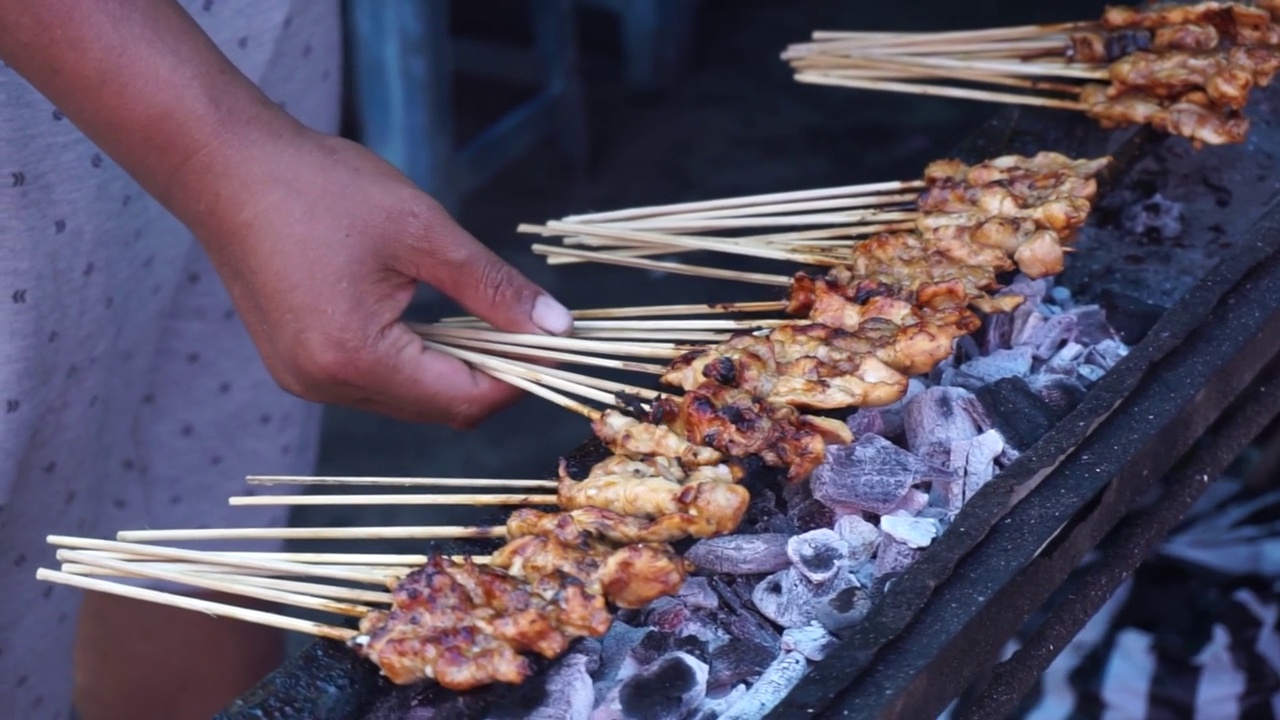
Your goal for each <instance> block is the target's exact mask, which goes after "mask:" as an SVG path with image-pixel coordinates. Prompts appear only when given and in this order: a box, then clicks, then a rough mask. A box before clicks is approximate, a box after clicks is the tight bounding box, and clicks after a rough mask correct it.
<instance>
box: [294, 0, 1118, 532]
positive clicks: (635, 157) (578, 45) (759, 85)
mask: <svg viewBox="0 0 1280 720" xmlns="http://www.w3.org/2000/svg"><path fill="white" fill-rule="evenodd" d="M349 1H350V5H349V13H348V15H349V23H348V37H349V46H350V47H349V50H348V54H349V57H348V70H349V72H348V75H349V77H348V88H349V92H348V101H347V102H348V112H347V117H348V120H347V129H346V134H348V135H349V136H351V137H352V138H354V139H357V140H360V141H362V142H365V143H366V144H368V145H370V146H371V147H373V148H374V149H375V150H376V151H378V152H379V153H381V154H383V155H384V157H388V159H390V160H392V162H394V163H396V164H397V165H398V166H400V167H401V168H402V169H403V170H405V171H406V172H407V173H409V174H410V176H411V177H413V178H414V179H415V180H416V181H418V182H419V183H420V184H421V185H423V186H424V187H425V188H426V189H427V190H429V191H430V192H432V193H433V194H435V195H437V196H438V197H440V198H441V199H442V200H443V201H444V202H446V204H447V205H448V206H449V207H450V208H451V210H452V211H453V212H454V213H455V215H456V216H457V218H458V219H459V221H460V222H461V224H462V225H463V226H464V227H465V228H467V229H468V230H469V231H470V232H471V233H473V234H474V235H475V236H476V237H478V238H480V239H481V240H482V241H483V242H485V243H487V244H488V245H489V246H490V247H492V248H494V249H495V250H496V251H497V252H498V253H500V254H501V255H502V256H503V257H504V258H506V259H507V260H508V261H509V262H511V263H513V264H514V265H516V266H517V267H518V268H520V269H521V270H522V271H523V272H524V273H526V274H527V275H528V276H529V277H531V278H532V279H533V280H534V281H535V282H538V283H540V284H541V285H542V286H543V287H545V288H547V289H548V290H549V291H551V292H552V293H553V294H555V295H556V296H557V297H558V298H559V299H560V300H561V301H562V302H564V303H565V304H567V305H568V306H569V307H571V308H574V309H581V308H594V307H608V306H618V305H641V304H666V303H680V302H708V301H733V300H751V299H772V297H771V295H770V293H771V290H769V289H768V288H762V287H760V286H753V285H747V284H736V283H730V282H714V281H708V280H702V279H695V278H688V277H678V276H659V275H655V274H652V273H649V272H646V271H641V270H632V269H624V268H613V267H606V266H601V265H594V264H579V265H563V266H556V267H548V266H547V265H546V264H545V262H544V260H543V259H542V258H540V257H538V256H535V255H533V254H532V253H531V252H530V251H529V245H530V243H532V242H534V241H535V238H534V236H530V235H518V234H517V233H516V232H515V228H516V226H517V225H518V224H519V223H522V222H523V223H542V222H544V221H546V220H550V219H555V218H559V217H562V216H564V215H567V214H571V213H578V212H585V211H588V210H606V209H614V208H622V207H631V206H637V205H647V204H655V203H668V202H678V201H682V200H695V199H708V198H715V197H723V196H731V195H742V194H754V193H765V192H777V191H785V190H796V189H804V188H813V187H822V186H829V185H842V184H850V183H858V182H869V181H879V180H890V179H902V178H913V177H917V176H918V175H919V173H920V171H921V170H922V168H923V166H924V165H925V164H926V163H928V162H929V161H930V160H933V159H936V158H939V157H942V156H945V155H946V154H947V153H948V152H949V151H950V149H952V148H953V147H955V146H956V145H957V144H958V143H959V142H960V141H961V140H962V139H964V137H965V136H966V135H967V134H969V133H970V132H972V131H974V130H975V129H976V128H977V127H978V126H979V125H980V124H981V123H982V122H983V121H984V120H986V119H988V118H990V117H991V116H992V115H993V114H994V113H996V112H998V111H999V109H1000V108H999V107H998V106H995V105H988V104H982V103H971V102H966V101H954V100H945V99H929V98H921V97H912V96H905V95H895V94H877V93H866V92H859V91H853V90H842V89H837V88H822V87H813V86H805V85H800V84H798V83H795V82H794V81H793V80H792V79H791V75H790V72H789V70H788V68H787V67H786V65H785V64H784V63H783V62H781V61H780V60H779V59H778V55H779V53H780V52H781V51H782V50H783V48H784V47H785V46H786V45H787V44H788V43H791V42H796V41H803V40H805V39H807V38H808V36H809V34H810V33H811V32H812V31H813V30H816V29H829V30H894V29H901V30H933V29H960V28H980V27H991V26H998V25H1016V24H1024V23H1033V22H1051V21H1063V20H1069V19H1077V18H1086V17H1096V16H1097V14H1098V13H1099V12H1100V11H1101V9H1102V3H1101V2H1084V1H1082V0H1066V1H1061V2H1055V3H1027V2H1019V1H1017V0H995V1H992V0H988V1H986V2H968V3H963V4H954V3H947V2H941V1H940V0H909V1H905V2H904V1H898V2H858V1H855V0H845V1H844V2H833V1H832V0H791V1H787V2H783V1H781V0H773V1H769V0H701V1H699V0H573V1H571V0H556V1H554V2H552V1H550V0H468V2H465V3H464V2H453V3H446V2H438V3H437V2H428V1H426V0H417V2H401V1H400V0H394V1H393V0H354V1H353V0H349ZM428 6H430V7H428ZM445 8H447V10H445ZM539 46H541V48H542V50H543V52H542V53H541V54H540V55H538V54H536V53H535V54H534V55H533V56H522V55H521V54H520V53H521V52H522V51H524V52H527V51H528V50H529V49H531V48H532V49H534V50H537V49H538V48H539ZM548 59H549V61H550V62H548ZM549 64H550V65H554V66H558V67H559V68H560V72H548V71H547V66H548V65H549ZM575 67H576V70H575V69H574V68H575ZM566 68H567V70H566ZM565 88H569V89H570V92H569V93H567V94H566V93H565V92H564V89H565ZM574 88H580V93H575V92H573V89H574ZM575 95H576V96H577V97H575ZM566 96H567V97H569V101H567V102H566V101H564V98H565V97H566ZM548 108H550V109H549V110H548ZM566 150H568V152H566ZM575 155H576V157H577V162H575V160H574V158H575ZM714 262H716V263H717V264H720V265H722V266H728V267H737V265H734V262H735V260H734V259H733V258H732V257H731V256H721V257H719V258H716V259H715V260H714ZM742 267H746V266H742ZM765 269H768V270H771V271H772V272H785V271H786V270H785V268H781V267H780V266H778V265H773V266H772V267H769V266H765ZM451 314H457V308H456V307H454V306H453V305H452V304H451V303H449V302H448V301H447V300H445V299H444V298H441V297H440V296H438V295H436V294H435V293H432V292H429V291H424V292H423V293H422V294H421V295H420V297H419V300H418V301H417V302H416V303H415V305H414V307H413V309H412V315H413V316H414V317H415V319H420V320H431V319H435V318H438V317H442V316H447V315H451ZM589 435H590V429H589V427H588V426H587V423H586V421H585V420H584V419H582V418H580V417H578V416H576V415H572V414H570V413H568V412H567V411H565V410H562V409H560V408H558V407H555V406H552V405H551V404H549V403H547V402H545V401H542V400H539V399H536V398H526V399H525V400H523V401H522V402H521V403H519V404H518V405H516V406H515V407H513V408H511V409H509V410H507V411H505V412H503V413H501V414H499V415H497V416H495V417H493V418H492V419H491V420H489V421H488V422H487V423H485V424H484V425H482V426H481V427H480V428H478V429H476V430H474V431H471V432H455V431H452V430H449V429H447V428H440V427H424V426H416V425H407V424H402V423H397V422H393V421H391V420H387V419H383V418H380V417H375V416H371V415H367V414H364V413H359V412H355V411H352V410H346V409H341V408H330V409H329V410H328V411H327V415H326V418H325V431H324V437H323V442H322V449H321V459H320V468H319V473H320V474H322V475H372V476H379V475H381V476H406V475H412V476H439V477H549V476H550V475H551V473H554V470H555V466H556V461H557V459H558V457H559V456H560V455H561V454H563V453H567V452H569V451H570V450H572V449H573V448H574V447H575V446H577V445H578V444H579V443H581V442H583V441H584V440H586V439H587V438H588V437H589ZM361 492H366V490H361ZM441 512H448V513H449V524H464V523H472V522H477V523H479V522H489V521H492V520H493V519H494V518H495V517H498V518H500V517H501V515H502V514H503V513H490V514H489V515H488V517H486V516H485V514H482V513H481V512H480V511H473V510H471V509H467V508H461V509H455V508H449V509H448V510H433V509H431V508H421V507H418V508H385V507H370V508H350V507H346V508H323V507H321V508H299V509H298V511H297V512H296V514H295V517H294V519H293V524H295V525H313V526H315V525H320V526H334V525H361V526H367V525H406V524H418V523H426V522H433V521H437V518H439V515H437V514H436V513H441ZM499 521H500V520H499ZM321 544H322V543H315V542H308V543H307V544H306V547H307V548H308V549H313V550H317V551H319V550H321V548H320V547H319V545H321ZM331 547H333V548H334V549H345V548H343V547H342V546H341V545H340V544H338V543H334V544H333V545H332V546H331ZM415 547H416V550H415ZM359 549H360V551H364V552H383V551H385V552H414V551H418V552H420V551H421V549H422V548H421V543H413V542H399V543H395V542H388V543H387V544H386V545H385V546H383V547H374V546H373V544H372V543H368V542H362V543H360V548H359Z"/></svg>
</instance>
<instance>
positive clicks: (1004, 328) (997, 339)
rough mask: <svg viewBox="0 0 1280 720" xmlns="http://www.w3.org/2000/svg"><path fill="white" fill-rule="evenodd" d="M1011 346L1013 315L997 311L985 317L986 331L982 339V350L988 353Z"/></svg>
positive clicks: (985, 353)
mask: <svg viewBox="0 0 1280 720" xmlns="http://www.w3.org/2000/svg"><path fill="white" fill-rule="evenodd" d="M1012 346H1013V317H1012V316H1011V315H1010V314H1009V313H998V314H996V315H992V316H991V317H989V318H987V323H986V332H985V334H984V335H983V340H982V352H983V354H984V355H989V354H991V353H993V352H995V351H997V350H1003V349H1006V348H1009V347H1012Z"/></svg>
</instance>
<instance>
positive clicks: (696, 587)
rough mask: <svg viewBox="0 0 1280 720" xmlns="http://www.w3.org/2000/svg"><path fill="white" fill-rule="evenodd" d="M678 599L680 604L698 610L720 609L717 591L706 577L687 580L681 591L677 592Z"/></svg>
mask: <svg viewBox="0 0 1280 720" xmlns="http://www.w3.org/2000/svg"><path fill="white" fill-rule="evenodd" d="M676 597H677V598H678V599H679V600H680V602H682V603H684V604H685V605H687V606H689V607H691V608H694V609H696V610H714V609H715V608H718V607H720V599H719V598H718V597H716V591H715V590H713V589H712V588H711V583H710V582H709V581H708V580H707V579H706V578H704V577H691V578H689V579H688V580H685V581H684V585H682V586H680V590H679V591H678V592H676Z"/></svg>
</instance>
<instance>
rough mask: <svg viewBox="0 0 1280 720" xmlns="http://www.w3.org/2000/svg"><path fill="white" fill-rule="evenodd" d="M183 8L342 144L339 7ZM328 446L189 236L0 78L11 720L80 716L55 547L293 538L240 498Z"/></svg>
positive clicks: (4, 627)
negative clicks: (130, 534) (232, 501)
mask: <svg viewBox="0 0 1280 720" xmlns="http://www.w3.org/2000/svg"><path fill="white" fill-rule="evenodd" d="M183 4H184V7H185V8H186V9H187V11H188V12H189V13H190V14H191V15H192V16H193V17H195V18H196V20H197V21H199V23H200V24H201V26H202V27H203V28H204V29H205V31H206V32H207V33H208V34H209V35H210V36H211V37H212V38H213V39H214V40H215V41H216V42H217V44H218V46H219V47H220V48H221V49H222V51H223V52H224V53H226V54H227V56H228V57H229V58H231V60H232V61H233V62H234V63H235V64H236V65H237V66H238V67H239V68H240V69H241V70H242V71H243V72H244V73H245V74H246V75H247V76H248V77H249V78H251V79H252V80H253V81H254V82H256V83H258V85H259V86H260V87H262V89H263V90H264V91H265V92H266V93H267V94H268V96H269V97H271V98H272V99H274V100H276V101H277V102H279V103H280V104H281V105H282V106H283V107H284V108H285V109H286V110H287V111H289V112H290V113H292V114H293V115H295V116H296V117H298V118H299V119H300V120H301V121H303V122H305V123H306V124H308V125H310V126H312V127H314V128H316V129H318V130H322V131H326V132H336V130H337V127H338V121H339V96H340V89H341V68H340V63H341V26H340V6H339V3H338V2H337V0H323V1H317V0H184V1H183ZM138 132H146V129H145V128H139V129H138ZM318 427H319V408H318V407H317V406H315V405H312V404H310V403H304V402H302V401H300V400H298V399H296V398H293V397H291V396H289V395H287V394H285V393H284V392H283V391H281V390H280V389H279V388H278V387H277V386H276V385H275V383H274V382H273V381H272V380H271V378H270V377H269V376H268V374H267V372H266V370H265V369H264V368H263V367H262V364H261V361H260V360H259V358H258V355H257V353H256V351H255V349H254V347H253V345H252V344H251V343H250V341H249V338H248V335H247V333H246V332H245V330H244V327H243V326H242V324H241V323H240V321H239V320H238V318H237V317H236V314H235V312H234V311H233V309H232V306H231V302H230V300H229V298H228V296H227V293H226V291H225V289H224V288H223V287H222V285H221V284H220V282H219V281H218V278H217V276H216V275H215V274H214V271H213V269H212V267H211V266H210V264H209V261H208V259H207V258H206V257H205V255H204V253H203V251H202V250H201V249H200V247H199V246H198V245H197V244H196V243H195V241H194V239H193V238H192V236H191V234H190V233H189V232H187V231H186V230H185V228H183V227H182V225H180V224H179V223H178V222H177V220H175V219H174V218H173V217H172V216H171V215H169V214H168V213H167V212H166V211H165V210H164V209H162V208H161V207H160V206H159V205H158V204H157V203H156V202H155V201H154V200H152V199H151V198H150V197H148V196H147V195H146V194H145V193H144V192H143V191H142V190H141V189H140V188H139V187H138V186H137V185H136V184H135V183H134V182H133V181H132V180H131V179H130V178H129V177H128V176H127V175H126V174H125V173H124V172H123V171H122V170H121V169H120V168H119V167H117V166H116V165H115V164H114V163H112V161H111V159H110V158H107V157H106V156H105V155H104V154H103V153H102V152H100V151H99V150H98V149H97V148H96V147H95V146H94V145H93V144H91V143H90V142H89V141H88V140H87V139H86V138H85V137H84V136H83V135H82V134H81V133H80V132H79V131H78V130H77V129H76V128H75V127H73V126H72V125H71V123H70V122H69V121H67V120H66V119H64V118H63V116H62V114H61V113H59V112H58V110H57V108H55V107H53V105H52V104H50V102H49V101H48V100H47V99H45V98H44V97H42V96H41V95H40V94H39V93H37V92H36V91H35V90H33V89H32V88H31V87H30V86H29V85H28V84H27V83H26V82H25V81H24V80H23V79H22V78H21V77H19V76H18V75H17V74H16V73H15V72H14V71H13V70H11V69H9V68H7V67H3V66H0V587H2V588H4V592H3V593H0V717H2V718H29V719H30V720H41V719H43V718H62V717H67V716H68V715H69V707H70V686H71V647H72V641H73V634H74V626H75V617H76V610H77V607H78V602H79V599H80V597H81V592H80V591H78V590H74V589H70V588H66V587H62V586H54V585H51V584H47V583H41V582H37V581H36V580H35V571H36V569H37V568H39V567H46V568H52V569H56V568H57V567H58V564H57V562H56V560H55V559H54V552H55V551H54V549H53V548H51V547H49V546H48V545H47V544H46V543H45V536H46V535H48V534H66V535H79V536H89V537H100V538H112V537H113V536H114V534H115V532H116V531H118V530H121V529H128V528H144V527H175V528H176V527H201V526H204V527H210V526H221V527H233V526H238V525H258V526H260V525H264V524H267V525H271V524H274V525H280V524H283V523H284V522H285V521H286V519H287V516H286V513H285V512H283V511H282V510H279V509H271V508H260V509H259V508H231V507H229V506H228V505H227V497H228V496H229V495H233V494H242V493H243V492H244V490H245V489H246V488H245V486H244V483H243V479H244V476H245V475H246V474H255V473H262V474H271V473H280V474H298V473H308V472H310V471H311V470H312V468H313V466H314V460H315V455H316V449H317V447H316V446H317V442H316V441H317V436H318ZM257 547H258V548H263V546H262V545H258V546H257ZM267 549H269V548H267Z"/></svg>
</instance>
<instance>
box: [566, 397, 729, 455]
mask: <svg viewBox="0 0 1280 720" xmlns="http://www.w3.org/2000/svg"><path fill="white" fill-rule="evenodd" d="M591 426H592V429H593V430H594V431H595V434H596V437H597V438H599V439H600V441H601V442H602V443H604V444H605V445H606V446H607V447H609V448H610V449H612V450H613V451H614V452H615V453H617V454H618V455H624V456H627V457H631V458H635V459H642V458H646V457H654V456H661V457H669V458H677V459H679V461H680V463H681V464H683V465H684V466H685V467H696V466H699V465H716V464H719V463H721V462H723V461H724V455H723V454H721V453H720V452H718V451H716V450H714V449H712V448H709V447H705V446H701V445H696V444H694V443H691V442H689V441H688V440H687V439H685V438H684V437H683V436H681V435H680V434H679V433H677V432H675V431H673V430H671V429H670V428H667V427H663V426H662V425H656V424H653V423H645V422H641V421H639V420H636V419H635V418H632V417H628V416H627V415H624V414H623V413H621V412H619V411H617V410H613V409H610V410H605V411H604V412H603V413H601V415H600V417H599V418H598V419H596V420H595V421H593V422H592V423H591Z"/></svg>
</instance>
